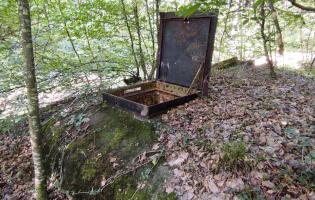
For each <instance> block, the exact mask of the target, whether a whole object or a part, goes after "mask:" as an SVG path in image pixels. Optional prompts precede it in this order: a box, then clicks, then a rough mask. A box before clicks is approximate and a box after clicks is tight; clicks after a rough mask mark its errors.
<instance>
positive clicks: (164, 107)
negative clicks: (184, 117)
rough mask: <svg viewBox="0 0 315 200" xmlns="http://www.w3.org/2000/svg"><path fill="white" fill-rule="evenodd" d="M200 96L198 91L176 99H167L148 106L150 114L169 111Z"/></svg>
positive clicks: (151, 115) (154, 114)
mask: <svg viewBox="0 0 315 200" xmlns="http://www.w3.org/2000/svg"><path fill="white" fill-rule="evenodd" d="M197 97H198V94H197V93H194V94H190V95H187V96H182V97H178V98H176V99H173V100H170V101H165V102H163V103H159V104H155V105H151V106H148V116H149V117H154V116H156V115H158V114H161V113H164V112H166V111H168V110H169V109H170V108H174V107H176V106H179V105H182V104H184V103H186V102H189V101H191V100H193V99H195V98H197Z"/></svg>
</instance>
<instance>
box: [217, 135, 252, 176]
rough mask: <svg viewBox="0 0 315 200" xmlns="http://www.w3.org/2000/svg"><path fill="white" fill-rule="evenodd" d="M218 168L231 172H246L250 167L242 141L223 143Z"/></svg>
mask: <svg viewBox="0 0 315 200" xmlns="http://www.w3.org/2000/svg"><path fill="white" fill-rule="evenodd" d="M221 152H222V155H221V156H220V159H219V163H218V167H219V168H222V169H225V170H228V171H231V172H237V171H243V172H246V171H248V170H249V169H250V168H251V167H252V166H251V163H250V162H249V161H248V159H247V157H246V152H247V150H246V146H245V143H244V142H243V141H233V142H228V143H225V144H224V145H223V147H222V149H221Z"/></svg>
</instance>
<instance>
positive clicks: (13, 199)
mask: <svg viewBox="0 0 315 200" xmlns="http://www.w3.org/2000/svg"><path fill="white" fill-rule="evenodd" d="M18 199H19V197H18V196H16V195H14V194H12V195H8V194H6V195H5V196H4V200H18Z"/></svg>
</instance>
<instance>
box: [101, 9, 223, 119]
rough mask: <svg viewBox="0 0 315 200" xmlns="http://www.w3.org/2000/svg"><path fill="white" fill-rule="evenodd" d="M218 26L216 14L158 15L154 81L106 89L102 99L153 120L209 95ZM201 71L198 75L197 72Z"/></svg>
mask: <svg viewBox="0 0 315 200" xmlns="http://www.w3.org/2000/svg"><path fill="white" fill-rule="evenodd" d="M216 25H217V14H216V13H205V14H201V13H196V14H193V15H192V16H190V17H189V18H183V17H177V16H176V15H175V13H169V12H168V13H160V26H159V27H160V28H159V37H158V53H157V73H156V77H157V80H156V81H150V82H144V83H138V84H134V85H130V86H125V87H120V88H117V89H112V90H108V91H106V92H105V93H104V94H103V100H104V101H107V102H108V103H109V104H111V105H114V106H117V107H120V108H123V109H126V110H128V111H132V112H134V113H136V114H139V115H141V116H143V117H152V116H154V115H157V114H160V113H161V112H165V111H167V110H168V109H169V108H171V107H175V106H178V105H180V104H183V103H185V102H188V101H190V100H192V99H194V98H196V97H197V96H198V91H197V90H195V89H193V90H189V88H190V86H191V85H192V83H193V80H194V79H195V78H196V76H199V77H200V78H199V82H198V84H197V88H196V89H199V90H201V93H202V95H205V96H207V95H208V81H209V74H210V67H211V59H212V54H213V44H214V37H215V31H216ZM199 68H200V69H202V71H201V73H200V74H197V71H200V70H199Z"/></svg>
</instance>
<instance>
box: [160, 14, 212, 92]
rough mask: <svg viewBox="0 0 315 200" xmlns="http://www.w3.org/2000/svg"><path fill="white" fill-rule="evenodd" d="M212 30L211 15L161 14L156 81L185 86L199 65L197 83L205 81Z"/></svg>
mask: <svg viewBox="0 0 315 200" xmlns="http://www.w3.org/2000/svg"><path fill="white" fill-rule="evenodd" d="M215 28H216V15H214V14H212V13H208V14H196V15H192V16H191V17H189V18H188V19H185V18H179V17H176V16H175V15H174V14H172V13H161V25H160V32H159V33H160V38H159V40H160V41H159V44H160V45H159V47H160V49H159V52H158V71H157V78H158V79H159V80H162V81H165V82H168V83H173V84H176V85H181V86H185V87H189V86H190V85H191V83H192V81H193V78H194V77H195V74H196V73H197V71H198V69H199V66H200V65H202V66H203V68H204V69H203V70H202V71H203V73H202V74H203V76H202V79H201V80H200V83H201V81H207V80H208V79H207V78H208V77H209V71H210V64H211V57H212V52H213V42H214V32H213V29H215ZM214 31H215V30H214ZM200 83H199V84H198V85H200V86H201V84H200ZM204 86H205V87H206V85H204Z"/></svg>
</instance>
